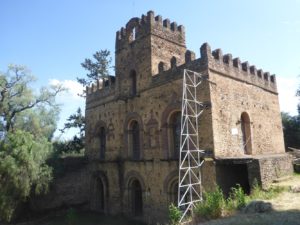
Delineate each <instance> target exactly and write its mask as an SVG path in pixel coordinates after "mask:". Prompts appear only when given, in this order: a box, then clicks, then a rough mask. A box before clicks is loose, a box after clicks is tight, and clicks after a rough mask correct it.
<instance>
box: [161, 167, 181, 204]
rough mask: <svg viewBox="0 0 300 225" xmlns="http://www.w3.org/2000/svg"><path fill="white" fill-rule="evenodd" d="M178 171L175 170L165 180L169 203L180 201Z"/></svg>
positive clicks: (165, 191)
mask: <svg viewBox="0 0 300 225" xmlns="http://www.w3.org/2000/svg"><path fill="white" fill-rule="evenodd" d="M178 173H179V172H178V170H174V171H172V172H171V173H169V174H168V176H167V177H166V178H165V180H164V184H163V190H164V193H165V194H166V195H167V201H168V203H169V204H171V203H174V204H176V205H177V203H178Z"/></svg>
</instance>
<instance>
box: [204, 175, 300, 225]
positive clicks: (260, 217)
mask: <svg viewBox="0 0 300 225" xmlns="http://www.w3.org/2000/svg"><path fill="white" fill-rule="evenodd" d="M274 185H280V186H285V187H288V191H285V192H283V193H281V194H280V195H279V196H277V197H276V198H274V199H272V200H264V201H266V202H270V203H271V204H272V208H273V210H272V211H271V212H268V213H253V214H245V213H238V214H237V215H235V216H232V217H228V218H223V219H218V220H213V221H209V222H205V223H201V225H300V175H295V176H293V177H292V178H291V179H289V180H286V181H283V182H279V183H276V184H274ZM296 189H298V192H297V190H296Z"/></svg>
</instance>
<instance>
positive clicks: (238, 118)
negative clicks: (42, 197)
mask: <svg viewBox="0 0 300 225" xmlns="http://www.w3.org/2000/svg"><path fill="white" fill-rule="evenodd" d="M200 53H201V57H200V58H198V59H196V58H195V53H194V52H192V51H190V50H187V48H186V45H185V29H184V27H183V26H178V25H177V23H176V22H172V23H171V22H170V20H169V19H165V20H162V17H161V16H159V15H158V16H155V15H154V12H152V11H149V12H148V13H147V15H142V17H141V18H132V19H131V20H130V21H129V22H128V23H127V24H126V27H125V28H121V30H120V31H118V32H117V33H116V51H115V71H116V75H115V76H111V77H109V78H108V79H105V80H104V81H103V82H100V81H99V82H98V83H96V84H94V85H92V86H91V87H90V88H87V90H86V91H87V98H86V155H87V158H88V162H87V164H86V167H85V169H84V170H83V171H80V172H77V174H76V173H74V174H73V175H74V177H76V179H77V180H76V184H77V185H79V186H80V185H81V186H80V188H78V190H77V191H75V192H74V193H73V195H78V196H80V195H81V199H85V201H86V202H87V204H88V205H89V207H90V209H92V210H95V211H101V212H105V213H111V214H117V213H124V214H126V215H129V216H134V217H137V218H139V219H142V220H144V221H150V222H157V221H164V220H165V219H166V218H167V216H168V213H167V209H168V205H169V204H170V203H172V202H176V201H177V193H178V156H179V137H180V119H181V114H180V110H181V97H182V77H183V70H184V69H189V70H192V71H196V72H199V73H201V74H203V75H205V76H206V77H207V79H206V80H205V81H203V83H202V85H201V87H199V88H200V89H201V91H199V94H198V95H199V96H198V97H199V99H200V100H201V101H202V102H205V110H204V112H203V114H202V115H201V117H200V121H199V131H200V132H199V145H200V147H201V149H204V150H205V151H206V153H205V155H204V156H203V159H204V164H203V167H202V171H201V173H202V183H203V189H204V190H209V189H210V188H213V187H214V186H215V185H219V186H220V187H221V188H222V189H223V191H224V192H225V193H228V191H229V190H230V188H231V187H233V186H235V185H236V184H237V183H238V184H240V185H241V186H242V187H243V188H244V190H245V191H246V192H249V190H250V187H251V185H252V183H253V182H254V180H257V181H258V182H259V183H260V184H261V185H262V186H263V187H266V186H268V184H270V183H271V182H272V181H273V180H275V179H277V178H279V177H282V176H286V175H289V174H290V173H292V165H291V158H290V157H289V156H288V155H287V154H285V149H284V141H283V132H282V124H281V116H280V110H279V103H278V92H277V87H276V78H275V76H274V75H270V74H269V73H268V72H263V71H262V70H261V69H256V67H255V66H252V65H251V66H250V65H249V63H248V62H243V63H242V62H241V61H240V59H239V58H232V55H231V54H224V55H223V53H222V51H221V50H220V49H216V50H214V51H212V50H211V48H210V46H209V45H208V44H207V43H205V44H203V45H202V46H201V48H200ZM78 174H79V175H78ZM70 181H71V180H70ZM73 181H74V180H73ZM70 185H71V183H70ZM75 186H76V185H73V186H72V188H73V189H74V187H75ZM66 190H67V189H66ZM65 195H66V194H65Z"/></svg>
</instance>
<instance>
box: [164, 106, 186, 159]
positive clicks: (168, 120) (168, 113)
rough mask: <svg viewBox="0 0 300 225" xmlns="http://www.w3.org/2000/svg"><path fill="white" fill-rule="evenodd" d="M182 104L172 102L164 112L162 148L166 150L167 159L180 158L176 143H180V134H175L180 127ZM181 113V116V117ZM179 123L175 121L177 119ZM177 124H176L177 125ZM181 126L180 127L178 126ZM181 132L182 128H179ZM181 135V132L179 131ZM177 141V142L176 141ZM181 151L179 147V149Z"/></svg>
mask: <svg viewBox="0 0 300 225" xmlns="http://www.w3.org/2000/svg"><path fill="white" fill-rule="evenodd" d="M180 112H181V105H180V103H175V104H171V105H169V106H167V107H166V109H165V110H164V112H163V114H162V120H161V125H162V148H163V150H164V153H163V154H164V157H165V158H166V159H172V158H173V159H178V156H179V152H176V147H175V145H176V144H177V147H178V144H180V143H179V140H178V138H180V137H179V136H176V135H175V129H176V128H180V123H179V122H180V120H179V119H180V118H181V113H180ZM179 115H180V118H179ZM176 119H178V120H177V123H174V122H175V120H176ZM175 125H176V126H175ZM177 126H179V127H177ZM177 131H179V132H180V130H178V129H177ZM177 134H179V135H180V133H177ZM176 140H177V142H176V143H175V141H176ZM174 144H175V145H174ZM177 150H178V151H179V149H177Z"/></svg>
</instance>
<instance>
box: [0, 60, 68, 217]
mask: <svg viewBox="0 0 300 225" xmlns="http://www.w3.org/2000/svg"><path fill="white" fill-rule="evenodd" d="M33 81H35V78H34V77H33V76H32V75H31V74H30V72H29V70H27V69H26V67H23V66H17V65H10V66H9V67H8V70H7V72H6V73H0V129H1V130H0V131H1V134H2V136H1V138H0V221H1V220H6V221H10V220H11V218H12V216H13V214H14V211H15V209H16V208H17V206H18V205H19V204H21V203H22V202H24V201H26V200H27V199H28V198H29V197H30V194H32V193H34V194H40V193H43V192H45V191H47V189H48V184H49V181H50V180H51V177H52V169H51V168H50V167H49V166H47V164H46V160H47V159H48V157H49V156H50V154H51V152H52V143H50V140H51V138H52V135H53V132H54V131H55V129H56V122H57V119H58V113H59V107H58V105H57V104H56V103H55V97H56V95H57V94H58V93H59V92H61V91H63V90H64V89H63V88H62V87H61V86H52V87H50V88H41V89H40V91H39V92H38V93H35V92H34V90H33V89H32V88H31V87H30V84H31V83H32V82H33Z"/></svg>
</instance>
